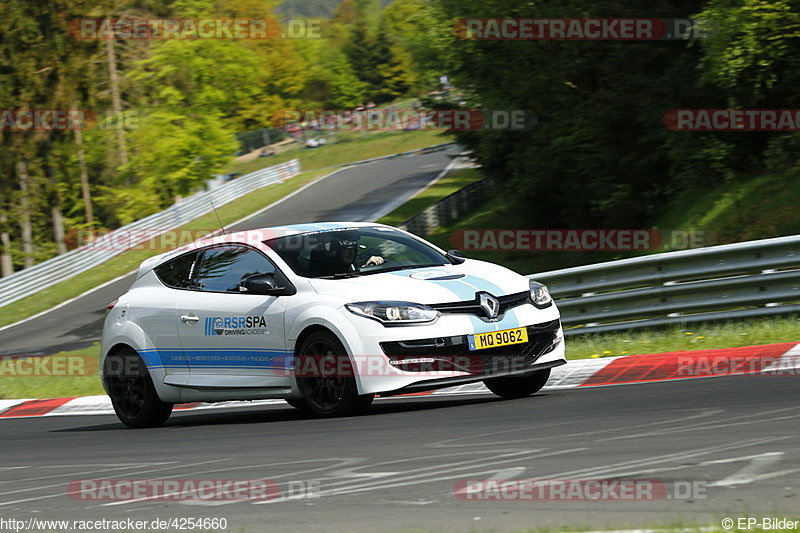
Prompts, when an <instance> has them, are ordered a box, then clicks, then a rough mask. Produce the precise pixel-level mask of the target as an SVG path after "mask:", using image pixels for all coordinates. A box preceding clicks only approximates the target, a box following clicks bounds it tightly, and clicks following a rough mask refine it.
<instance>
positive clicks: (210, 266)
mask: <svg viewBox="0 0 800 533" xmlns="http://www.w3.org/2000/svg"><path fill="white" fill-rule="evenodd" d="M274 273H275V265H273V264H272V262H271V261H270V260H269V259H267V258H266V257H265V256H264V255H263V254H261V253H259V252H258V251H256V250H253V249H252V248H247V247H245V246H235V245H231V246H218V247H214V248H210V249H207V250H205V251H204V252H203V259H202V260H201V261H200V266H199V267H198V268H197V273H196V276H197V285H198V286H197V288H198V289H200V290H203V291H210V292H236V293H238V292H240V291H239V285H240V284H241V283H242V281H244V279H245V278H246V277H248V276H252V275H253V274H274Z"/></svg>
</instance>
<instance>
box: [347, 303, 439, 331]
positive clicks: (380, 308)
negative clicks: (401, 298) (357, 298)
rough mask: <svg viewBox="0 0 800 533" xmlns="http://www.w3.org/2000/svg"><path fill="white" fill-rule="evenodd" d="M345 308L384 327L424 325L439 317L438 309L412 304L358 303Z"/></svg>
mask: <svg viewBox="0 0 800 533" xmlns="http://www.w3.org/2000/svg"><path fill="white" fill-rule="evenodd" d="M345 307H346V308H347V310H348V311H350V312H351V313H354V314H356V315H359V316H363V317H366V318H371V319H373V320H377V321H378V322H380V323H381V324H383V325H384V326H393V325H397V326H401V325H403V324H424V323H427V322H433V321H434V320H436V317H437V316H439V313H438V311H436V309H433V308H431V307H428V306H426V305H420V304H415V303H411V302H357V303H353V304H346V305H345Z"/></svg>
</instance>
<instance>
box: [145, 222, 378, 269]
mask: <svg viewBox="0 0 800 533" xmlns="http://www.w3.org/2000/svg"><path fill="white" fill-rule="evenodd" d="M376 226H383V227H386V226H384V225H383V224H376V223H375V222H313V223H308V224H288V225H285V226H272V227H268V228H259V229H252V230H243V231H234V232H230V233H224V234H223V233H222V232H221V231H217V232H215V233H213V234H212V235H210V236H208V237H205V238H203V239H198V240H196V241H194V242H192V243H189V244H186V245H183V246H181V247H179V248H175V249H174V250H169V251H167V252H164V253H163V254H159V255H156V256H153V257H150V258H148V259H145V260H144V261H142V263H141V264H140V265H139V271H138V272H137V275H136V277H137V278H138V277H141V276H142V275H143V274H145V273H146V272H148V271H149V270H152V269H153V268H155V267H157V266H158V265H160V264H162V263H164V262H166V261H169V260H170V259H172V258H174V257H177V256H179V255H182V254H184V253H186V252H189V251H192V250H196V249H198V248H203V247H205V246H210V245H214V244H235V243H240V244H253V243H255V242H263V241H266V240H269V239H275V238H279V237H288V236H290V235H300V234H303V233H314V232H318V231H333V230H338V229H348V228H361V227H376Z"/></svg>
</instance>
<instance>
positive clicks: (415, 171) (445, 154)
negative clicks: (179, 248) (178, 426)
mask: <svg viewBox="0 0 800 533" xmlns="http://www.w3.org/2000/svg"><path fill="white" fill-rule="evenodd" d="M457 153H459V150H458V149H457V148H454V147H450V148H447V149H444V150H437V151H433V152H431V153H420V154H414V155H407V156H402V157H397V158H394V159H386V160H381V161H375V162H372V163H365V164H361V165H357V166H354V167H350V168H347V169H344V170H341V171H339V172H337V173H336V174H333V175H331V176H329V177H326V178H325V179H323V180H320V181H317V182H315V183H314V184H313V185H311V186H310V187H308V188H306V189H305V190H303V191H302V192H300V193H299V194H296V195H294V196H291V197H290V198H287V199H286V200H285V201H283V202H281V203H279V204H277V205H275V206H273V207H272V208H270V209H268V210H266V211H264V212H262V213H259V214H258V215H256V216H254V217H252V218H250V219H248V220H246V221H244V222H242V223H240V224H237V225H234V226H230V227H228V228H226V229H227V230H230V231H237V230H246V229H256V228H263V227H269V226H279V225H282V224H297V223H303V222H319V221H349V222H360V221H365V220H374V219H375V218H377V216H379V215H382V214H385V211H386V210H387V209H388V208H390V207H392V206H397V205H399V204H401V203H402V202H404V201H405V200H406V199H408V198H409V197H411V196H413V195H414V194H415V193H416V192H417V191H418V190H419V189H421V188H422V187H424V186H425V185H426V184H427V183H429V182H430V181H431V180H432V179H433V178H435V177H436V176H437V175H438V174H439V173H440V172H441V171H442V170H443V169H444V168H445V167H446V166H447V165H448V164H449V163H450V161H451V160H452V157H453V156H455V155H456V154H457ZM133 279H134V277H133V274H131V275H129V276H126V277H124V278H122V279H119V280H117V281H115V282H114V283H111V284H109V285H106V286H104V287H102V288H100V289H98V290H96V291H94V292H91V293H89V294H87V295H86V296H84V297H81V298H78V299H76V300H75V301H73V302H71V303H69V304H67V305H65V306H63V307H61V308H58V309H55V310H53V311H51V312H49V313H46V314H44V315H42V316H40V317H37V318H35V319H32V320H29V321H27V322H23V323H22V324H19V325H17V326H14V327H11V328H8V329H5V330H2V331H0V355H42V354H52V353H56V352H58V351H62V350H77V349H80V348H84V347H87V346H91V345H92V344H93V343H95V342H98V341H99V340H100V333H101V331H102V327H103V319H104V318H105V306H106V305H107V304H108V303H109V302H111V301H112V300H114V299H115V298H117V297H118V296H119V295H121V294H123V293H124V292H125V291H127V290H128V287H129V286H130V284H131V283H132V282H133Z"/></svg>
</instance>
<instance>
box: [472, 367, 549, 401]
mask: <svg viewBox="0 0 800 533" xmlns="http://www.w3.org/2000/svg"><path fill="white" fill-rule="evenodd" d="M549 378H550V369H549V368H547V369H545V370H537V371H536V372H534V373H533V374H529V375H527V376H522V377H516V376H506V377H499V378H489V379H485V380H483V384H484V385H486V388H487V389H489V390H490V391H492V392H493V393H495V394H496V395H498V396H500V397H501V398H504V399H506V400H514V399H517V398H525V397H527V396H530V395H531V394H535V393H537V392H539V391H540V390H542V387H544V385H545V383H547V380H548V379H549Z"/></svg>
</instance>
